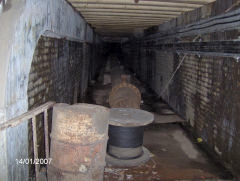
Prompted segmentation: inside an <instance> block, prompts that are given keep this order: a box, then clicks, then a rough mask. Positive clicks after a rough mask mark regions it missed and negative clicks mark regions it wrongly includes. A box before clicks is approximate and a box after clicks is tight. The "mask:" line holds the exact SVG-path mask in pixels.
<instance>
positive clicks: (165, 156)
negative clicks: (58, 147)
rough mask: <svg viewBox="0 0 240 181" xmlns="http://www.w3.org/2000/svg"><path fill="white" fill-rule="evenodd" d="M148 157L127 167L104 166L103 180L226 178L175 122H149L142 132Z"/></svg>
mask: <svg viewBox="0 0 240 181" xmlns="http://www.w3.org/2000/svg"><path fill="white" fill-rule="evenodd" d="M144 146H145V147H146V148H147V149H148V150H149V151H150V152H151V154H150V156H151V158H150V160H149V161H148V162H147V163H145V164H142V165H139V166H137V167H131V168H117V167H114V166H107V167H106V168H105V173H104V181H127V180H133V181H147V180H151V181H155V180H162V181H175V180H178V181H180V180H184V181H186V180H192V181H200V180H214V181H215V180H227V179H226V178H225V176H224V172H225V171H224V170H222V169H220V168H219V167H218V166H216V165H215V164H214V163H213V162H212V161H211V160H209V158H208V157H207V156H206V155H205V154H204V152H202V151H201V150H200V149H199V147H198V146H197V144H195V143H193V142H191V141H190V139H189V138H188V137H187V135H186V133H185V131H184V130H183V129H182V127H181V126H180V125H179V124H160V125H155V126H154V125H152V126H150V128H147V129H146V130H145V133H144Z"/></svg>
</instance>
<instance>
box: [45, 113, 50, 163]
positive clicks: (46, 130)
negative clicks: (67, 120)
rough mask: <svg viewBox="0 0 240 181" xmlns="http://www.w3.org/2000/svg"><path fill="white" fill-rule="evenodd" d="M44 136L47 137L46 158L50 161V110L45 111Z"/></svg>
mask: <svg viewBox="0 0 240 181" xmlns="http://www.w3.org/2000/svg"><path fill="white" fill-rule="evenodd" d="M44 133H45V134H44V135H45V153H46V158H47V159H49V137H48V110H47V109H46V110H45V111H44Z"/></svg>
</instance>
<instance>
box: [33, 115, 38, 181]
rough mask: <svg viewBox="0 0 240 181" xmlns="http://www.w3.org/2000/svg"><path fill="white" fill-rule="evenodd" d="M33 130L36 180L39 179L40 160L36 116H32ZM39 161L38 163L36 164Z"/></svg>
mask: <svg viewBox="0 0 240 181" xmlns="http://www.w3.org/2000/svg"><path fill="white" fill-rule="evenodd" d="M32 131H33V153H34V161H33V163H35V174H36V181H39V162H38V161H37V159H38V146H37V126H36V116H34V117H33V118H32ZM36 162H37V164H36Z"/></svg>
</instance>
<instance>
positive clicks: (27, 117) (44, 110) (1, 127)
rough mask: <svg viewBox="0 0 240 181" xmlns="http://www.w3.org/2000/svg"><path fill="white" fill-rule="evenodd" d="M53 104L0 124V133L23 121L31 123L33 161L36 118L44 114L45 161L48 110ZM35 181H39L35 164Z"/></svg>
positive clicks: (35, 149) (47, 150) (35, 141)
mask: <svg viewBox="0 0 240 181" xmlns="http://www.w3.org/2000/svg"><path fill="white" fill-rule="evenodd" d="M54 104H55V102H52V101H51V102H47V103H45V104H43V105H41V106H39V107H36V108H34V109H32V110H30V111H28V112H26V113H24V114H22V115H20V116H17V117H15V118H13V119H10V120H9V121H7V122H5V123H2V124H0V131H2V130H5V129H8V128H13V127H15V126H17V125H19V124H21V123H23V122H25V121H29V120H30V119H31V121H32V132H33V153H34V160H37V159H38V145H37V126H36V116H37V115H39V114H41V113H43V114H44V139H45V154H46V159H49V133H48V109H50V108H52V107H53V106H54ZM35 174H36V181H39V164H35Z"/></svg>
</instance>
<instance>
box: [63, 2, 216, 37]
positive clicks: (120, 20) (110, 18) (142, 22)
mask: <svg viewBox="0 0 240 181" xmlns="http://www.w3.org/2000/svg"><path fill="white" fill-rule="evenodd" d="M67 1H68V2H69V3H70V4H71V5H72V6H73V7H74V8H75V9H76V10H77V11H79V13H81V15H82V16H83V17H84V18H85V20H86V21H87V22H88V23H89V24H91V26H92V27H93V28H95V30H96V32H98V33H99V34H100V35H103V36H114V35H117V36H124V35H125V36H126V35H130V34H132V33H135V32H139V31H141V30H142V29H146V28H148V27H151V26H154V25H159V24H161V23H163V22H166V21H169V20H170V19H172V18H176V17H177V16H179V15H181V14H182V13H183V12H187V11H191V10H194V9H196V8H199V7H201V6H203V5H205V4H208V3H211V2H213V1H215V0H67Z"/></svg>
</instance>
